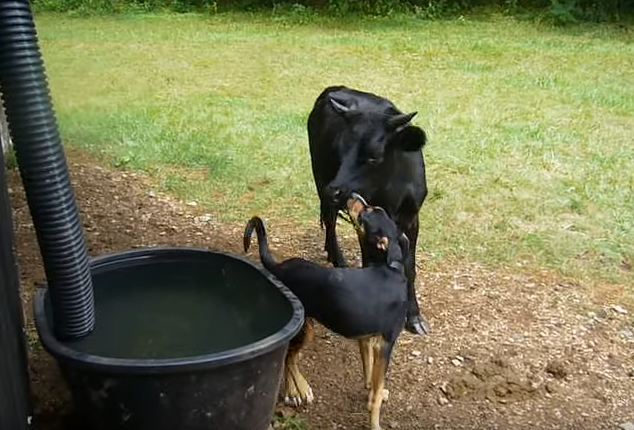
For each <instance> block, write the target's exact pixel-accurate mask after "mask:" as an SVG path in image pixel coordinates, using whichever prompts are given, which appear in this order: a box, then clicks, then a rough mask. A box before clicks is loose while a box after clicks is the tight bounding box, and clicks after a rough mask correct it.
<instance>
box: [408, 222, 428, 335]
mask: <svg viewBox="0 0 634 430" xmlns="http://www.w3.org/2000/svg"><path fill="white" fill-rule="evenodd" d="M405 235H406V236H407V238H408V239H409V258H408V260H407V265H406V274H407V322H406V323H405V329H406V330H407V331H409V332H410V333H413V334H418V335H421V336H423V335H426V334H429V333H430V332H431V328H430V327H429V323H428V322H427V320H426V319H425V317H424V316H423V314H421V312H420V308H419V307H418V300H416V242H417V241H418V218H416V219H415V221H414V222H413V223H412V225H411V226H410V228H408V229H407V231H406V232H405Z"/></svg>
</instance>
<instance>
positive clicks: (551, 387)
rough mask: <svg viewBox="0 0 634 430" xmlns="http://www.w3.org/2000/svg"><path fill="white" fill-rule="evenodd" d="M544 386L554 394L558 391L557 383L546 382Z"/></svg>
mask: <svg viewBox="0 0 634 430" xmlns="http://www.w3.org/2000/svg"><path fill="white" fill-rule="evenodd" d="M544 388H546V391H548V392H549V393H550V394H554V393H556V392H557V391H559V387H557V384H555V383H553V382H552V381H548V382H546V384H545V385H544Z"/></svg>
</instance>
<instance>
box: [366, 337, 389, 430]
mask: <svg viewBox="0 0 634 430" xmlns="http://www.w3.org/2000/svg"><path fill="white" fill-rule="evenodd" d="M374 340H375V341H374V342H372V352H373V354H374V365H373V366H372V387H371V389H370V396H369V398H368V409H369V410H370V428H371V429H372V430H381V424H380V422H379V421H380V417H381V405H382V404H383V399H384V397H385V394H386V391H387V390H385V374H386V372H387V360H386V358H385V347H386V343H385V341H384V340H383V338H374Z"/></svg>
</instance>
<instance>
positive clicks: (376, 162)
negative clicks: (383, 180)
mask: <svg viewBox="0 0 634 430" xmlns="http://www.w3.org/2000/svg"><path fill="white" fill-rule="evenodd" d="M382 161H383V159H381V158H368V159H367V160H366V162H367V163H368V164H369V165H370V166H377V165H379V164H381V162H382Z"/></svg>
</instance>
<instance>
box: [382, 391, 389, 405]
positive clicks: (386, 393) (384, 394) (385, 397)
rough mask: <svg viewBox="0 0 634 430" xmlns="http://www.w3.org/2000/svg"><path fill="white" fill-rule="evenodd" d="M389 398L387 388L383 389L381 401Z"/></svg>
mask: <svg viewBox="0 0 634 430" xmlns="http://www.w3.org/2000/svg"><path fill="white" fill-rule="evenodd" d="M389 398H390V390H388V389H385V388H384V389H383V401H384V402H387V399H389Z"/></svg>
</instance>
